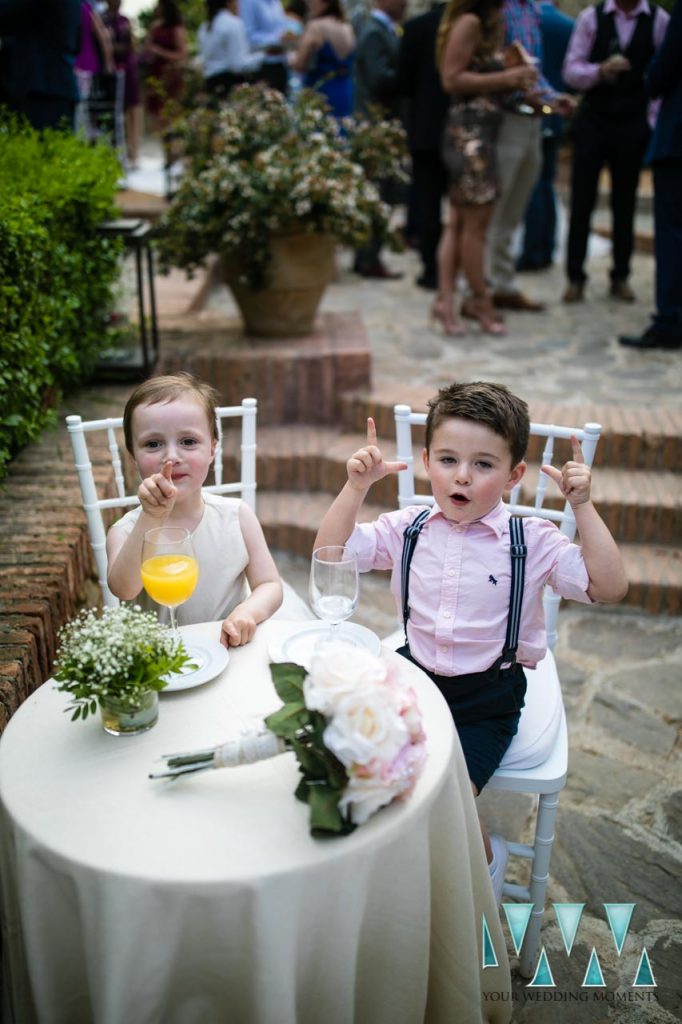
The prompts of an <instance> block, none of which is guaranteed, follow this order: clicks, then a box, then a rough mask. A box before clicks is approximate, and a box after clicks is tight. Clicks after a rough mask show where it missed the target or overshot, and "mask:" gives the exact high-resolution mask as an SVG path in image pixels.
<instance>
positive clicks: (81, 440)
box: [66, 398, 258, 607]
mask: <svg viewBox="0 0 682 1024" xmlns="http://www.w3.org/2000/svg"><path fill="white" fill-rule="evenodd" d="M257 409H258V405H257V402H256V399H255V398H244V399H243V400H242V403H241V405H224V406H219V407H218V408H217V409H216V422H217V427H218V444H217V447H216V453H215V459H214V460H213V476H214V481H215V482H214V483H213V484H210V485H207V486H205V487H204V488H203V490H204V491H205V492H207V493H209V494H241V496H242V499H243V500H244V501H245V502H246V504H247V505H249V506H250V507H251V508H252V509H253V510H254V512H255V510H256V413H257ZM230 417H239V418H241V428H242V430H241V478H240V479H239V480H237V481H234V482H232V483H223V420H225V419H228V418H230ZM66 425H67V427H68V430H69V436H70V438H71V444H72V447H73V455H74V459H75V462H76V469H77V471H78V482H79V484H80V489H81V496H82V498H83V508H84V509H85V514H86V516H87V521H88V531H89V533H90V543H91V545H92V550H93V553H94V556H95V563H96V565H97V578H98V581H99V585H100V589H101V591H102V598H103V600H104V604H105V606H107V607H115V606H116V605H117V604H118V603H119V602H118V598H116V597H114V595H113V594H112V593H111V591H110V590H109V587H108V586H107V553H106V529H105V526H104V518H103V516H102V512H103V510H104V509H110V508H122V509H123V508H132V507H133V506H134V505H139V499H138V497H137V494H136V493H126V481H125V477H124V474H123V465H122V462H121V448H120V445H119V434H117V432H120V430H121V428H122V427H123V418H122V417H116V418H113V419H104V420H83V419H81V417H80V416H67V417H66ZM95 432H100V434H101V433H102V432H103V433H104V434H105V435H106V439H107V445H108V450H109V458H110V460H111V465H112V467H113V470H114V484H115V488H116V494H117V496H116V497H115V498H101V497H100V496H99V494H98V492H97V485H96V483H95V475H94V472H93V468H92V462H91V459H90V450H89V448H88V435H91V434H93V433H95Z"/></svg>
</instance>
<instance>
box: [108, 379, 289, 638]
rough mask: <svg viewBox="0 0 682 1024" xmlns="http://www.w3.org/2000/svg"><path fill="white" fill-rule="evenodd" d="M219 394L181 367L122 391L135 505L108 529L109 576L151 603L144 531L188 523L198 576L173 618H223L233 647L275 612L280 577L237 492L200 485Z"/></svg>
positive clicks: (131, 596)
mask: <svg viewBox="0 0 682 1024" xmlns="http://www.w3.org/2000/svg"><path fill="white" fill-rule="evenodd" d="M216 397H217V396H216V393H215V391H214V390H213V388H212V387H210V386H209V385H208V384H206V383H204V382H203V381H199V380H197V379H196V378H195V377H192V375H191V374H188V373H178V374H174V375H171V376H166V377H151V378H150V379H149V380H146V381H144V383H142V384H140V385H139V386H138V387H137V388H136V389H135V391H133V393H132V395H131V396H130V398H129V399H128V402H127V403H126V407H125V411H124V414H123V432H124V436H125V443H126V448H127V450H128V451H129V453H130V454H131V455H132V457H133V458H134V459H135V463H136V465H137V468H138V471H139V473H140V476H141V478H142V483H141V484H140V487H139V490H138V497H139V499H140V507H139V508H135V509H133V510H132V512H128V513H126V515H125V516H123V518H122V519H120V520H119V521H118V522H117V523H114V525H113V526H112V527H111V528H110V530H109V533H108V534H107V558H108V561H109V571H108V575H107V582H108V584H109V588H110V589H111V592H112V594H114V595H115V596H116V597H118V598H120V599H121V600H122V601H132V600H135V601H136V603H138V604H140V605H142V606H143V607H144V608H147V607H149V608H154V609H157V605H156V603H155V602H153V601H152V600H151V598H149V597H148V596H147V594H146V593H145V592H143V590H142V580H141V576H140V565H141V561H142V546H143V542H144V535H145V533H146V532H147V530H151V529H154V528H155V527H158V526H177V527H182V528H184V529H186V530H189V532H190V534H191V536H192V543H193V546H194V551H195V554H196V557H197V561H198V563H199V582H198V584H197V587H196V590H195V591H194V593H193V594H192V596H191V597H190V598H189V600H187V601H186V602H185V603H184V604H183V605H181V606H180V607H179V608H178V612H177V616H178V623H179V624H180V625H182V624H183V623H184V624H187V623H192V622H208V621H214V620H216V619H223V620H224V621H223V625H222V631H221V643H222V644H223V645H224V646H225V647H239V646H241V645H242V644H246V643H248V642H249V640H251V639H253V635H254V633H255V631H256V626H257V625H258V623H259V622H263V620H264V619H267V618H269V617H270V616H271V615H272V614H273V613H274V612H276V611H277V609H278V608H279V606H280V605H281V603H282V583H281V580H280V578H279V573H278V572H277V568H276V566H275V563H274V561H273V559H272V555H271V554H270V551H269V550H268V546H267V543H266V540H265V537H264V536H263V530H262V528H261V525H260V523H259V522H258V520H257V519H256V516H255V514H254V513H253V512H252V511H251V509H250V508H249V506H248V505H246V504H245V503H244V502H243V501H241V500H240V499H238V498H225V497H223V496H221V495H217V494H203V493H202V486H203V484H204V481H205V480H206V477H207V475H208V471H209V469H210V466H211V463H212V462H213V459H214V457H215V450H216V445H217V443H218V434H217V426H216V418H215V409H216ZM165 611H166V610H165V609H161V610H160V616H161V615H163V614H164V613H165Z"/></svg>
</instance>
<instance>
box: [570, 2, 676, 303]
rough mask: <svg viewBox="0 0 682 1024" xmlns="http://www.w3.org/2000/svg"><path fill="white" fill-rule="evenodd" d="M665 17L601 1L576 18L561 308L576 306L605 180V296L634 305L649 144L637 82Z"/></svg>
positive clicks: (642, 6) (645, 106) (638, 6)
mask: <svg viewBox="0 0 682 1024" xmlns="http://www.w3.org/2000/svg"><path fill="white" fill-rule="evenodd" d="M668 20H669V19H668V15H667V14H666V12H665V11H663V10H662V9H661V8H658V7H653V5H650V4H649V2H648V0H605V2H604V3H599V4H597V5H595V6H593V7H588V8H586V9H585V10H584V11H582V13H581V14H580V15H579V17H578V19H577V21H576V23H575V28H574V30H573V35H572V36H571V41H570V43H569V46H568V52H567V54H566V60H565V61H564V67H563V77H564V80H565V81H566V83H567V84H568V85H569V86H572V87H573V88H574V89H578V90H580V91H581V92H583V93H584V95H583V99H582V103H581V104H580V108H579V110H578V113H577V114H576V118H575V122H574V125H573V174H572V182H571V218H570V224H569V231H568V252H567V258H566V272H567V276H568V286H567V288H566V291H565V293H564V302H580V301H581V300H582V298H583V293H584V287H585V282H586V280H587V275H586V274H585V269H584V264H585V258H586V255H587V244H588V239H589V234H590V220H591V218H592V211H593V209H594V205H595V202H596V199H597V190H598V186H599V175H600V173H601V171H602V169H603V167H604V166H605V165H607V166H608V168H609V172H610V175H611V216H612V223H613V231H612V236H613V246H612V249H613V252H612V260H613V266H612V269H611V287H610V291H611V295H612V296H613V297H614V298H616V299H620V300H621V301H623V302H633V301H634V298H635V296H634V294H633V292H632V289H631V288H630V285H629V283H628V277H629V276H630V258H631V256H632V246H633V222H634V216H635V205H636V201H637V187H638V185H639V172H640V169H641V166H642V161H643V159H644V154H645V152H646V148H647V145H648V142H649V135H650V124H649V120H648V116H649V97H648V94H647V89H646V85H645V81H644V75H645V72H646V69H647V66H648V64H649V62H650V61H651V59H652V57H653V55H654V53H655V52H656V50H657V49H658V47H659V46H660V45H661V42H662V40H663V36H664V35H665V30H666V27H667V24H668Z"/></svg>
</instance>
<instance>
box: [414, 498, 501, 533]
mask: <svg viewBox="0 0 682 1024" xmlns="http://www.w3.org/2000/svg"><path fill="white" fill-rule="evenodd" d="M438 515H439V516H441V517H442V518H443V519H445V521H446V522H447V519H446V517H445V516H444V515H443V512H442V510H441V509H440V508H439V507H438V505H433V507H432V508H431V511H430V512H429V514H428V516H427V517H426V520H427V522H428V520H429V519H433V518H434V517H435V516H438ZM510 518H511V516H510V513H509V510H508V509H507V508H506V507H505V506H504V505H503V504H502V502H501V501H498V503H497V505H495V507H494V508H492V509H491V510H490V512H488V514H487V515H485V516H482V517H481V518H480V519H474V521H473V523H467V524H466V525H467V526H473V525H474V524H477V523H480V524H481V525H482V526H485V527H486V528H487V529H488V530H492V532H493V533H494V534H495V535H496V536H497V537H501V536H502V535H503V534H504V533H505V531H506V529H507V527H508V526H509V520H510Z"/></svg>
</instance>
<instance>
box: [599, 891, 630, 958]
mask: <svg viewBox="0 0 682 1024" xmlns="http://www.w3.org/2000/svg"><path fill="white" fill-rule="evenodd" d="M635 906H636V904H635V903H605V904H604V910H605V911H606V916H607V918H608V919H609V927H610V928H611V934H612V935H613V941H614V942H615V944H616V952H617V953H618V956H620V954H621V951H622V949H623V943H624V942H625V936H626V935H627V933H628V928H629V927H630V919H631V918H632V911H633V910H634V909H635Z"/></svg>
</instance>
